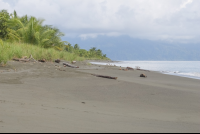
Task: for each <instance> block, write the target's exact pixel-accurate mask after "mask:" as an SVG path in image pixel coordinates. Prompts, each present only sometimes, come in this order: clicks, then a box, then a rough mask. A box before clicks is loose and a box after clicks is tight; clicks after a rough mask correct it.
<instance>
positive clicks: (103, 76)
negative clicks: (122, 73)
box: [91, 74, 117, 80]
mask: <svg viewBox="0 0 200 134" xmlns="http://www.w3.org/2000/svg"><path fill="white" fill-rule="evenodd" d="M91 75H93V76H96V77H102V78H109V79H115V80H116V79H117V77H111V76H105V75H98V74H91Z"/></svg>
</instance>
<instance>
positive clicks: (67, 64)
mask: <svg viewBox="0 0 200 134" xmlns="http://www.w3.org/2000/svg"><path fill="white" fill-rule="evenodd" d="M63 65H66V66H68V67H72V68H79V67H78V66H73V65H71V64H69V63H65V62H63Z"/></svg>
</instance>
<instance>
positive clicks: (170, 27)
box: [0, 0, 200, 42]
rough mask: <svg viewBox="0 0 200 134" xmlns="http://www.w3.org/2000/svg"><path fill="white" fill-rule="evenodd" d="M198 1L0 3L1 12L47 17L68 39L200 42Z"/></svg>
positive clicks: (31, 0) (2, 0)
mask: <svg viewBox="0 0 200 134" xmlns="http://www.w3.org/2000/svg"><path fill="white" fill-rule="evenodd" d="M199 7H200V1H199V0H151V1H150V0H0V9H7V10H8V11H9V12H13V10H16V11H17V12H18V14H19V15H25V14H28V15H33V16H36V17H40V18H44V19H45V20H46V23H47V24H51V25H54V26H56V27H59V28H61V31H63V32H64V33H65V34H66V36H79V37H81V38H83V39H86V38H95V37H97V36H98V35H107V36H119V35H129V36H131V37H134V38H141V39H151V40H166V41H175V42H200V39H199V36H200V30H198V29H200V25H199V24H200V10H199Z"/></svg>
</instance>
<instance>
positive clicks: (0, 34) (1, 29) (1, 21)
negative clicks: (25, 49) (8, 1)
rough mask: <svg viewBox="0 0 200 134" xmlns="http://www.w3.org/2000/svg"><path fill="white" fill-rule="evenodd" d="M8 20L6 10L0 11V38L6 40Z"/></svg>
mask: <svg viewBox="0 0 200 134" xmlns="http://www.w3.org/2000/svg"><path fill="white" fill-rule="evenodd" d="M9 18H10V15H9V13H8V12H7V11H6V10H1V11H0V38H3V39H4V38H6V37H7V35H8V32H9V31H8V20H9Z"/></svg>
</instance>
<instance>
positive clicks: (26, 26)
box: [0, 10, 108, 64]
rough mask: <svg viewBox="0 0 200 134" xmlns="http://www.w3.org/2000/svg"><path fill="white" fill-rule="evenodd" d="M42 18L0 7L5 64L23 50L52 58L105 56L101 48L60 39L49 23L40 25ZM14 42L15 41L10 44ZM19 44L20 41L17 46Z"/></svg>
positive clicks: (19, 54) (20, 54)
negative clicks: (9, 11)
mask: <svg viewBox="0 0 200 134" xmlns="http://www.w3.org/2000/svg"><path fill="white" fill-rule="evenodd" d="M43 22H44V20H43V19H37V18H35V17H33V16H27V15H24V16H22V17H19V16H18V15H17V12H16V11H14V12H13V14H9V13H8V12H7V11H6V10H2V11H0V38H1V39H3V40H4V41H6V44H7V45H5V42H3V41H2V40H0V45H1V46H0V52H1V53H0V64H1V63H2V62H3V64H5V63H6V62H7V60H9V59H11V58H12V57H19V58H20V57H21V56H22V55H24V54H26V52H28V54H32V55H35V58H36V59H39V58H44V57H45V59H47V60H52V59H53V57H54V58H55V56H56V55H57V57H58V58H61V59H67V60H69V61H72V60H75V59H81V60H82V59H84V58H87V59H108V58H107V57H106V55H103V54H102V51H101V50H100V49H98V50H96V48H91V49H90V50H89V51H87V50H85V49H80V47H79V45H78V44H75V45H74V46H72V45H71V44H70V43H69V42H67V41H62V40H61V37H62V36H64V33H62V32H60V30H59V29H57V28H55V27H52V26H50V25H43ZM13 43H15V44H18V45H13ZM19 44H23V45H22V46H21V47H20V45H19ZM25 44H28V45H25ZM29 45H30V46H29ZM34 46H35V50H34V51H33V48H34ZM26 48H29V49H31V50H32V51H31V52H29V51H30V50H28V49H26ZM36 50H37V51H36ZM53 50H54V51H53ZM57 52H58V54H55V53H57ZM51 53H52V54H51ZM53 53H54V54H53ZM58 55H59V56H58ZM66 55H67V56H68V58H67V57H66Z"/></svg>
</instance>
